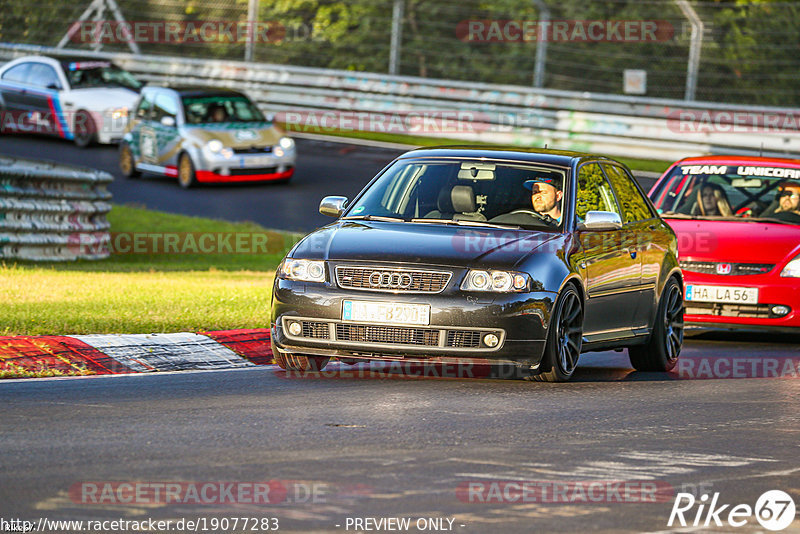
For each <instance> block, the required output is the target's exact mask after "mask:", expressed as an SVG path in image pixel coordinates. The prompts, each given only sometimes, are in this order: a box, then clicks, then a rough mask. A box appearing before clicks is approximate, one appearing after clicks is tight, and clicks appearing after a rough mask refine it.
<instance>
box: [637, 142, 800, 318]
mask: <svg viewBox="0 0 800 534" xmlns="http://www.w3.org/2000/svg"><path fill="white" fill-rule="evenodd" d="M650 198H651V199H652V201H653V203H654V204H655V206H656V208H657V209H658V211H659V212H660V213H661V215H662V216H663V217H664V219H666V221H667V223H669V225H670V226H671V227H672V228H673V229H674V230H675V232H676V233H677V234H678V254H679V258H680V264H681V268H682V269H683V272H684V277H685V286H686V288H685V306H686V310H685V313H686V314H685V320H686V322H688V323H692V324H694V325H699V326H705V327H712V328H742V329H764V330H777V331H787V332H792V333H800V160H793V159H780V158H756V157H740V156H709V157H697V158H686V159H682V160H680V161H678V162H676V163H674V164H673V165H672V166H671V167H670V168H669V169H668V170H667V171H666V172H665V173H664V174H663V176H661V178H659V180H658V181H657V182H656V184H655V185H654V186H653V188H652V189H651V190H650Z"/></svg>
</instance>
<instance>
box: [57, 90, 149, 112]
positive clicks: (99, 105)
mask: <svg viewBox="0 0 800 534" xmlns="http://www.w3.org/2000/svg"><path fill="white" fill-rule="evenodd" d="M138 98H139V93H137V92H136V91H132V90H130V89H125V88H124V87H92V88H86V89H73V90H72V91H69V92H67V93H64V96H63V100H64V102H65V103H67V102H69V103H71V104H72V107H73V108H76V109H78V108H84V109H88V110H89V111H104V110H106V109H108V108H128V109H133V106H134V105H135V104H136V100H137V99H138Z"/></svg>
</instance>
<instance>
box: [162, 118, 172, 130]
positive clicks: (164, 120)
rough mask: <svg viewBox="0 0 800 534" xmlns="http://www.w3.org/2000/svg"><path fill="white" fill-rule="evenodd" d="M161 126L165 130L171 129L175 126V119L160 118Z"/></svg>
mask: <svg viewBox="0 0 800 534" xmlns="http://www.w3.org/2000/svg"><path fill="white" fill-rule="evenodd" d="M161 124H163V125H164V126H166V127H167V128H172V127H173V126H175V117H170V116H166V117H161Z"/></svg>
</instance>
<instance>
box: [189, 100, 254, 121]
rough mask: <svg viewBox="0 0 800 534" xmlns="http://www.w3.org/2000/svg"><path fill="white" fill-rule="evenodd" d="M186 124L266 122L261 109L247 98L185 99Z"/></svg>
mask: <svg viewBox="0 0 800 534" xmlns="http://www.w3.org/2000/svg"><path fill="white" fill-rule="evenodd" d="M183 107H184V110H185V111H186V122H188V123H190V124H206V123H215V122H264V121H266V119H265V118H264V115H263V114H262V113H261V111H259V109H258V108H257V107H256V106H255V105H254V104H253V103H252V102H251V101H250V99H248V98H247V97H245V96H242V95H230V96H202V97H194V96H193V97H188V96H185V97H183Z"/></svg>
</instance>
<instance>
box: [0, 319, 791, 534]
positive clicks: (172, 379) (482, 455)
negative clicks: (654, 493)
mask: <svg viewBox="0 0 800 534" xmlns="http://www.w3.org/2000/svg"><path fill="white" fill-rule="evenodd" d="M754 341H755V338H753V337H748V336H734V339H729V338H727V337H720V336H718V335H711V336H709V335H707V334H704V335H703V336H702V337H700V338H698V339H695V340H693V341H692V342H690V343H689V344H688V345H687V346H686V347H685V349H684V356H683V357H684V358H687V360H693V361H695V360H700V359H702V358H703V357H704V356H706V355H708V354H712V353H713V354H718V355H719V354H725V355H728V356H731V357H745V358H752V357H754V356H758V355H759V354H762V355H775V354H787V353H791V354H794V355H795V356H797V355H798V354H797V351H798V349H797V345H796V344H795V343H794V342H793V340H790V339H780V340H779V341H776V342H771V343H760V344H757V343H755V342H754ZM756 347H758V350H756ZM582 358H583V362H582V364H581V365H580V367H579V368H578V369H577V371H576V376H575V381H574V382H571V383H567V384H539V383H530V382H525V381H520V380H502V379H486V378H427V379H425V378H415V377H413V376H408V375H404V374H402V373H400V374H394V373H390V372H388V373H385V374H383V375H381V376H382V378H363V377H359V376H358V375H357V374H356V375H354V374H353V373H354V371H353V370H354V369H360V368H351V367H346V366H344V365H343V364H332V365H333V367H332V371H336V370H340V371H349V372H350V375H347V374H346V373H345V376H344V377H337V376H336V373H335V372H331V373H328V374H322V375H308V376H306V377H302V378H299V377H290V376H287V375H286V373H284V372H283V371H280V370H279V369H278V368H277V367H274V366H264V367H258V368H251V369H246V370H236V371H216V372H188V373H175V374H150V375H137V376H110V377H88V378H77V379H43V380H27V381H25V380H17V381H8V382H5V383H3V384H0V405H2V406H3V424H2V431H0V434H1V435H2V440H0V480H2V481H3V483H2V484H0V503H2V505H0V508H1V509H2V516H3V517H5V518H9V517H16V518H24V519H29V520H33V521H38V518H40V517H44V518H49V519H61V520H65V519H93V520H111V519H116V518H126V519H130V520H141V519H144V518H158V519H164V520H166V519H172V520H178V519H180V518H191V517H194V518H206V520H210V519H211V518H214V517H216V518H222V517H233V516H248V517H276V518H278V519H279V521H280V530H281V531H284V532H314V531H318V532H355V531H356V530H354V529H353V528H350V529H346V525H347V519H348V518H351V520H352V518H365V517H370V518H381V517H410V518H413V520H414V521H415V520H416V519H418V518H423V517H424V518H430V517H434V518H449V519H453V520H454V523H453V525H454V526H453V531H455V532H463V533H472V532H479V533H481V532H585V531H595V532H621V531H622V532H659V531H670V530H671V529H668V528H667V521H668V518H669V515H670V511H671V509H672V504H673V496H674V494H675V493H676V492H678V491H686V492H688V493H697V494H698V496H699V495H700V494H701V493H707V494H713V493H714V492H719V493H720V497H719V499H720V500H719V502H720V503H732V504H739V503H745V504H750V505H751V506H753V505H754V504H755V502H756V500H757V498H758V497H759V495H761V494H762V493H763V492H764V491H767V490H771V489H782V490H784V491H787V492H789V493H790V494H791V495H793V497H794V499H795V500H796V501H798V502H800V494H798V492H799V491H800V486H799V485H798V480H800V476H798V474H799V473H800V465H798V460H797V458H798V442H800V435H798V434H799V432H798V431H800V411H798V409H797V407H798V403H799V402H800V381H799V380H797V379H796V378H795V379H791V378H784V379H767V378H752V379H705V380H684V379H675V378H672V377H670V376H668V375H665V374H658V373H636V372H633V371H632V370H631V369H630V366H629V365H628V363H627V358H626V356H625V354H624V353H615V352H604V353H594V354H585V355H584V356H582ZM451 376H452V375H451ZM87 481H93V483H102V482H104V481H111V482H115V483H121V482H130V483H136V482H139V483H161V482H176V481H180V482H185V483H194V484H197V485H199V484H202V483H204V482H206V481H217V482H219V481H239V482H243V481H251V482H252V481H276V483H277V484H278V485H279V486H280V485H281V484H282V485H283V487H284V488H289V489H288V490H287V491H288V493H287V494H286V498H285V499H280V501H279V502H276V503H272V504H266V505H264V504H259V505H254V504H249V503H244V502H243V503H239V504H207V505H198V504H196V503H194V502H190V503H188V504H187V503H183V504H163V503H159V504H148V505H141V504H126V503H120V502H117V501H116V500H114V499H112V500H108V499H106V504H102V505H101V504H92V503H91V502H90V503H88V504H86V503H82V502H81V497H80V496H79V495H80V494H79V493H78V494H75V493H73V494H70V488H73V491H74V488H75V487H76V486H75V485H76V484H81V483H83V482H87ZM508 481H516V482H521V481H526V482H528V483H531V482H542V481H555V482H562V483H567V482H579V481H583V482H586V481H595V482H602V481H649V482H651V483H655V484H657V485H658V487H659V489H664V488H665V489H666V492H667V493H666V494H667V498H665V499H663V500H661V501H660V502H656V503H640V502H619V501H618V500H615V499H616V497H615V496H614V493H613V491H611V492H607V493H604V494H605V495H608V499H609V500H612V501H613V502H591V503H587V502H573V503H563V502H521V497H520V494H519V493H517V494H516V495H514V494H511V497H509V498H508V501H507V502H492V503H485V502H478V501H477V497H474V494H473V497H472V498H471V499H470V496H469V494H467V496H466V497H465V496H464V494H463V493H459V491H458V488H459V487H464V485H465V484H469V483H476V482H477V483H482V484H486V486H485V487H486V488H489V487H491V484H492V483H495V484H497V483H506V482H508ZM81 487H83V486H81ZM98 487H102V486H98ZM310 488H313V490H312V491H313V492H316V493H314V494H315V495H316V496H317V498H316V501H317V502H311V500H312V499H311V498H309V497H308V495H309V493H310V492H309V489H310ZM98 491H99V490H98ZM98 494H99V493H98ZM76 495H78V496H77V497H76ZM515 498H516V500H514V499H515ZM623 499H625V498H624V497H623ZM87 500H90V501H91V499H87ZM245 500H246V499H245ZM471 500H472V501H474V502H470V501H471ZM529 500H530V499H529ZM556 500H557V499H556ZM696 511H697V508H696V507H695V508H693V509H692V510H691V512H687V514H686V519H687V521H688V522H691V521H692V520H693V518H694V515H695V513H696ZM723 518H724V514H723ZM337 525H339V526H338V527H337ZM462 525H463V526H462ZM695 530H697V529H691V528H690V529H674V531H676V532H679V531H680V532H686V531H695ZM733 530H735V531H736V532H757V531H764V530H763V529H761V528H760V526H759V525H758V523H757V522H756V521H755V519H754V518H752V517H751V518H750V521H749V522H748V523H747V525H745V526H744V527H742V528H738V529H732V528H731V527H727V528H710V529H706V531H711V532H730V531H733ZM410 531H416V530H414V529H412V530H410ZM797 531H800V522H797V521H796V522H795V523H794V524H793V525H792V526H790V527H789V528H788V529H787V530H785V531H784V532H797Z"/></svg>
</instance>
